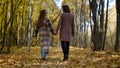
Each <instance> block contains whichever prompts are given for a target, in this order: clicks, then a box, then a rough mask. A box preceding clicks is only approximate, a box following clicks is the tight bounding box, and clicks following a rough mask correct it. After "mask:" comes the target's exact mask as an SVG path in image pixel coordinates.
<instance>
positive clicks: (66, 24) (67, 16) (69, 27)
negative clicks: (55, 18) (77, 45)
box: [56, 13, 74, 41]
mask: <svg viewBox="0 0 120 68" xmlns="http://www.w3.org/2000/svg"><path fill="white" fill-rule="evenodd" d="M59 29H60V40H61V41H71V39H72V37H73V36H74V16H73V14H71V13H62V14H61V16H60V19H59V22H58V25H57V29H56V32H58V30H59Z"/></svg>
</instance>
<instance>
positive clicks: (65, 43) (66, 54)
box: [61, 41, 70, 58]
mask: <svg viewBox="0 0 120 68" xmlns="http://www.w3.org/2000/svg"><path fill="white" fill-rule="evenodd" d="M69 45H70V41H61V46H62V51H63V54H64V58H68V57H69Z"/></svg>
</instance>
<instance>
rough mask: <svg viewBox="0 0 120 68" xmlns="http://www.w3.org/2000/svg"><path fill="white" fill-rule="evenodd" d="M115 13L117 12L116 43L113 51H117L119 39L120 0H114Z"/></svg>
mask: <svg viewBox="0 0 120 68" xmlns="http://www.w3.org/2000/svg"><path fill="white" fill-rule="evenodd" d="M116 11H117V23H116V42H115V47H114V50H115V51H118V49H119V37H120V0H116Z"/></svg>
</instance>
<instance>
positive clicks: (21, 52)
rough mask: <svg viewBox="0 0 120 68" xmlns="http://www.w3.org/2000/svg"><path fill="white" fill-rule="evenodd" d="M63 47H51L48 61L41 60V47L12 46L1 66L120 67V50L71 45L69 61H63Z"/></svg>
mask: <svg viewBox="0 0 120 68" xmlns="http://www.w3.org/2000/svg"><path fill="white" fill-rule="evenodd" d="M62 59H63V54H62V50H61V48H54V47H52V48H50V52H49V54H48V56H47V61H43V60H41V56H40V47H37V46H35V47H31V51H30V52H27V47H22V48H19V49H17V48H15V47H14V48H12V52H11V54H1V55H0V68H120V52H114V51H110V50H106V51H99V52H93V51H91V50H90V49H89V48H86V49H83V48H76V47H72V46H71V47H70V56H69V59H68V61H62Z"/></svg>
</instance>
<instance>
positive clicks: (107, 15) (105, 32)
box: [102, 0, 109, 50]
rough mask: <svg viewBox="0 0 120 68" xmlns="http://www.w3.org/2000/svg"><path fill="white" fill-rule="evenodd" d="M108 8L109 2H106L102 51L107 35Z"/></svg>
mask: <svg viewBox="0 0 120 68" xmlns="http://www.w3.org/2000/svg"><path fill="white" fill-rule="evenodd" d="M108 6H109V0H107V9H106V21H105V35H104V39H103V46H102V50H104V48H105V41H106V35H107V24H108Z"/></svg>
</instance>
